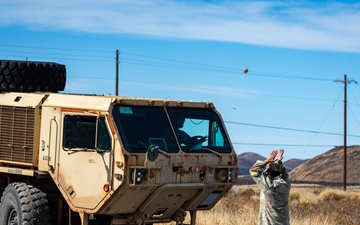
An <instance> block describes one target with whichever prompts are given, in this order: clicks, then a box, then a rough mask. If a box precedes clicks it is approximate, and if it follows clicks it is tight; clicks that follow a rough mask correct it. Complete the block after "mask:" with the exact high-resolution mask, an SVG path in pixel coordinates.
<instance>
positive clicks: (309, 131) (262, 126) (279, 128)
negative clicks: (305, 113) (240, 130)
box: [224, 121, 360, 137]
mask: <svg viewBox="0 0 360 225" xmlns="http://www.w3.org/2000/svg"><path fill="white" fill-rule="evenodd" d="M224 122H225V123H229V124H236V125H243V126H252V127H261V128H269V129H277V130H287V131H297V132H306V133H316V134H327V135H336V136H339V135H341V136H342V135H343V134H340V133H332V132H321V131H314V130H303V129H296V128H288V127H277V126H268V125H260V124H251V123H242V122H232V121H224ZM348 136H350V137H360V135H351V134H348Z"/></svg>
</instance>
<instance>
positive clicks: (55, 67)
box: [0, 60, 66, 92]
mask: <svg viewBox="0 0 360 225" xmlns="http://www.w3.org/2000/svg"><path fill="white" fill-rule="evenodd" d="M65 83H66V68H65V65H62V64H57V63H50V62H30V61H15V60H0V92H4V91H15V92H34V91H44V92H58V91H63V90H64V88H65Z"/></svg>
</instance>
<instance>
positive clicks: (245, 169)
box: [237, 152, 307, 175]
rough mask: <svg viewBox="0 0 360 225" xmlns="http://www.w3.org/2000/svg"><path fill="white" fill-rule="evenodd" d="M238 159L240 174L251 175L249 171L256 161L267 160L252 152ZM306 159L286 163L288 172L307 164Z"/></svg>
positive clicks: (291, 160) (243, 154) (239, 156)
mask: <svg viewBox="0 0 360 225" xmlns="http://www.w3.org/2000/svg"><path fill="white" fill-rule="evenodd" d="M237 159H238V174H239V175H249V170H250V168H251V166H252V165H254V163H255V162H256V160H265V159H266V158H265V157H263V156H261V155H259V154H256V153H252V152H245V153H242V154H240V155H238V156H237ZM306 161H307V160H304V159H290V160H288V161H285V162H284V166H285V167H286V169H287V171H288V172H289V171H291V170H293V169H294V168H296V167H297V166H299V165H301V164H302V163H304V162H306Z"/></svg>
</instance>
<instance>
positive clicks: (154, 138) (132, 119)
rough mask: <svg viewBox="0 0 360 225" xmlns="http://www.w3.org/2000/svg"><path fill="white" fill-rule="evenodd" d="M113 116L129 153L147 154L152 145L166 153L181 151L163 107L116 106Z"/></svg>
mask: <svg viewBox="0 0 360 225" xmlns="http://www.w3.org/2000/svg"><path fill="white" fill-rule="evenodd" d="M113 115H114V119H115V123H116V125H117V127H118V129H119V132H120V136H121V139H122V142H123V145H124V147H125V149H126V150H127V151H129V152H146V150H147V149H148V147H149V146H150V145H152V144H154V145H158V146H159V148H160V150H163V151H166V152H178V151H179V147H178V146H177V143H176V139H175V136H174V133H173V132H172V130H171V126H170V122H169V119H168V117H167V115H166V112H165V110H164V108H163V107H147V106H116V107H114V110H113Z"/></svg>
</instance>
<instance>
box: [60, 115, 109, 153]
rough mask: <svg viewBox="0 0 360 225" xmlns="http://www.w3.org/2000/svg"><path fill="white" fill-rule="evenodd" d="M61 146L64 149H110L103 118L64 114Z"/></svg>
mask: <svg viewBox="0 0 360 225" xmlns="http://www.w3.org/2000/svg"><path fill="white" fill-rule="evenodd" d="M63 137H64V138H63V146H64V148H65V149H70V150H71V149H89V150H103V151H108V150H110V146H111V143H110V136H109V133H108V131H107V128H106V124H105V119H104V118H100V119H99V120H98V119H97V117H95V116H79V115H66V116H65V117H64V136H63Z"/></svg>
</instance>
